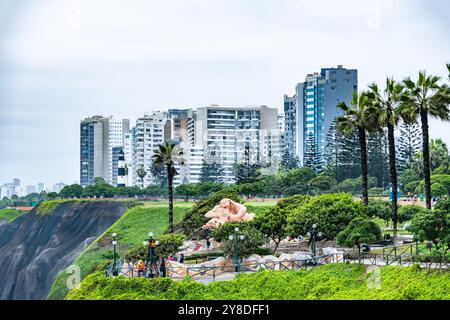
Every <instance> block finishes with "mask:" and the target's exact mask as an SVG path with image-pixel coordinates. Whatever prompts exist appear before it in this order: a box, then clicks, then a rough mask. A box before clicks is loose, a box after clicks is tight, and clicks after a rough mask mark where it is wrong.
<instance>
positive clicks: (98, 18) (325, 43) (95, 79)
mask: <svg viewBox="0 0 450 320" xmlns="http://www.w3.org/2000/svg"><path fill="white" fill-rule="evenodd" d="M449 21H450V1H447V0H441V1H438V0H431V1H415V0H384V1H371V0H342V1H336V0H329V1H310V0H308V1H302V0H281V1H280V0H164V1H150V0H127V1H120V0H39V1H36V0H0V184H2V183H4V182H7V181H10V180H11V179H12V178H14V177H18V178H21V179H22V181H23V184H24V185H25V184H35V183H37V182H44V183H45V184H46V185H48V186H49V185H52V184H54V183H56V182H58V181H61V180H62V181H64V182H67V183H71V182H74V181H77V180H78V179H79V122H80V119H82V118H84V117H86V116H89V115H94V114H102V115H114V116H116V117H118V118H119V117H126V118H131V119H132V120H133V119H136V118H137V117H138V116H141V115H143V114H144V112H146V111H152V110H159V109H161V110H162V109H167V108H169V107H180V108H183V107H199V106H205V105H209V104H220V105H260V104H264V105H268V106H271V107H278V108H279V109H280V110H281V108H282V104H283V95H284V94H293V93H294V88H295V85H296V84H297V83H298V82H301V81H303V80H304V77H305V74H306V73H310V72H314V71H320V68H321V67H331V66H337V65H338V64H343V65H344V67H349V68H357V69H358V71H359V86H360V89H361V88H364V86H365V85H367V84H368V83H370V82H372V81H376V82H378V83H383V80H384V78H385V77H386V75H390V76H394V77H396V78H397V79H399V80H400V79H403V78H404V77H406V76H408V75H412V76H413V77H414V76H415V75H416V74H417V72H418V71H419V70H421V69H426V70H427V71H428V72H429V73H434V74H437V75H440V76H446V75H447V72H446V68H445V63H448V62H450V42H449V34H450V22H449ZM449 129H450V125H449V124H448V123H446V124H443V123H440V122H437V121H434V122H432V127H431V131H432V132H431V134H432V137H442V138H444V139H445V140H446V142H447V143H448V144H450V133H449V131H450V130H449Z"/></svg>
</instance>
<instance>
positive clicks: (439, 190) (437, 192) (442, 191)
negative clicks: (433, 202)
mask: <svg viewBox="0 0 450 320" xmlns="http://www.w3.org/2000/svg"><path fill="white" fill-rule="evenodd" d="M431 194H432V195H433V196H434V197H442V196H445V195H446V194H448V190H447V189H446V188H445V187H444V186H443V185H442V184H440V183H439V182H435V183H433V184H432V185H431Z"/></svg>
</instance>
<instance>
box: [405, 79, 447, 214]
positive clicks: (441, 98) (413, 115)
mask: <svg viewBox="0 0 450 320" xmlns="http://www.w3.org/2000/svg"><path fill="white" fill-rule="evenodd" d="M439 81H440V78H439V77H437V76H427V75H426V73H425V71H423V72H422V71H421V72H419V77H418V80H417V82H413V81H412V80H411V79H410V78H407V79H405V80H404V81H403V83H404V84H405V87H406V93H405V94H404V95H403V97H402V105H401V106H400V112H401V114H402V117H403V118H404V119H405V120H406V121H407V122H412V121H414V120H415V119H417V118H418V117H420V121H421V124H422V138H423V139H422V140H423V141H422V143H423V145H422V152H423V176H424V179H425V202H426V206H427V208H428V209H430V210H431V165H430V146H429V142H430V141H429V140H430V138H429V127H428V118H429V116H432V117H435V118H438V119H441V120H445V121H447V120H450V109H449V104H450V89H449V88H448V87H447V86H446V85H439Z"/></svg>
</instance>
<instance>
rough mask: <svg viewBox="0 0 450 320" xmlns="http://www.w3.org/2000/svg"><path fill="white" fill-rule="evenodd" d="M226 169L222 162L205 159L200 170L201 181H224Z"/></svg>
mask: <svg viewBox="0 0 450 320" xmlns="http://www.w3.org/2000/svg"><path fill="white" fill-rule="evenodd" d="M224 175H225V171H224V169H223V166H222V164H221V163H220V162H217V161H211V163H208V162H207V161H206V160H205V159H203V163H202V168H201V171H200V182H223V177H224Z"/></svg>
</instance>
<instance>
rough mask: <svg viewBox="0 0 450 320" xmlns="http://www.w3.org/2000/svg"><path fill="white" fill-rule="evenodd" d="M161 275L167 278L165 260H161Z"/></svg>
mask: <svg viewBox="0 0 450 320" xmlns="http://www.w3.org/2000/svg"><path fill="white" fill-rule="evenodd" d="M159 273H160V275H161V277H165V276H166V259H164V258H161V263H160V265H159Z"/></svg>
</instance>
